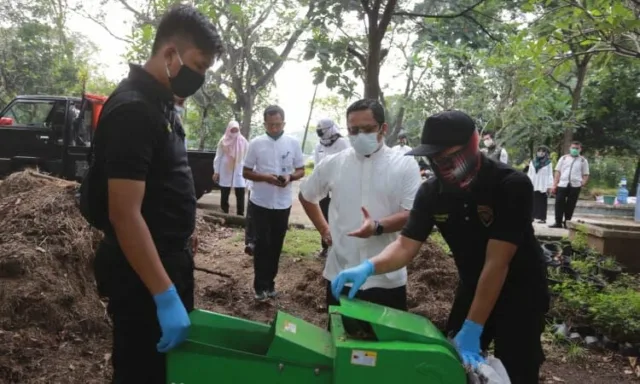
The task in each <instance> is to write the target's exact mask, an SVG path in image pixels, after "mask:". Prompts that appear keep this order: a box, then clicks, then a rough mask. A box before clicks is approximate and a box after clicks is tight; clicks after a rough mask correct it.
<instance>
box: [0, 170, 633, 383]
mask: <svg viewBox="0 0 640 384" xmlns="http://www.w3.org/2000/svg"><path fill="white" fill-rule="evenodd" d="M74 193H75V191H74V190H73V186H71V185H68V184H65V183H63V184H56V185H53V184H51V183H48V182H44V181H42V180H34V179H32V178H29V177H27V176H25V177H23V179H19V180H18V179H15V180H13V181H12V182H11V184H8V183H7V182H6V181H5V182H3V183H2V184H0V383H20V384H31V383H55V384H57V383H61V384H62V383H64V384H66V383H108V382H109V377H110V372H111V367H110V354H109V345H110V338H109V323H108V318H107V316H106V313H105V305H104V303H102V302H101V301H100V300H98V297H97V294H96V293H95V287H94V286H93V279H92V274H91V268H90V266H91V257H92V254H93V246H95V241H96V239H97V238H96V234H95V233H93V232H92V231H90V230H89V229H88V227H87V226H86V223H84V222H83V220H82V218H81V217H79V215H78V213H77V209H75V208H74V201H73V194H74ZM33 196H36V197H37V198H34V197H33ZM198 225H199V227H198V234H199V239H200V243H199V249H198V252H197V254H196V265H197V266H198V267H203V268H206V269H209V270H213V271H218V272H222V273H226V274H228V275H231V276H232V278H225V277H220V276H216V275H212V274H209V273H205V272H196V284H197V291H196V296H197V297H196V305H197V307H199V308H203V309H208V310H212V311H217V312H221V313H226V314H229V315H234V316H240V317H244V318H248V319H252V320H257V321H263V322H268V321H270V320H271V319H273V317H274V314H275V313H276V311H277V310H282V311H285V312H288V313H290V314H292V315H295V316H298V317H300V318H303V319H305V320H307V321H309V322H312V323H314V324H317V325H320V326H323V325H324V324H325V322H326V308H325V304H324V303H325V283H324V281H323V279H322V277H321V270H322V262H321V261H320V260H318V259H316V258H315V257H313V256H309V252H308V249H309V248H310V247H313V245H312V244H313V242H316V241H319V239H317V236H314V234H313V233H309V232H305V233H302V232H300V231H301V230H294V231H291V232H290V233H289V236H290V237H291V238H290V239H288V240H289V245H291V244H297V243H299V242H301V241H302V240H300V239H306V240H304V241H302V242H306V243H307V244H299V245H297V246H296V247H291V246H289V247H287V248H286V249H287V254H286V255H284V256H283V257H282V260H281V264H280V272H279V275H278V279H277V289H278V291H279V292H280V296H279V297H278V299H277V300H273V301H270V302H265V303H256V302H255V301H254V300H253V292H252V287H251V286H252V278H253V267H252V261H251V259H250V258H249V257H248V256H246V255H244V253H243V252H242V250H243V238H242V232H241V231H239V230H237V229H231V228H225V227H220V226H213V225H210V224H207V223H205V222H204V221H203V220H199V222H198ZM292 238H295V239H296V242H293V241H292ZM310 242H311V244H309V243H310ZM297 249H303V251H297ZM409 282H410V283H409V287H408V292H409V304H410V307H411V310H412V311H413V312H416V313H419V314H422V315H424V316H426V317H428V318H430V319H431V320H432V321H433V322H434V323H435V324H436V325H438V326H442V325H443V324H444V321H445V320H446V316H447V312H448V310H449V306H450V303H451V300H452V298H453V288H454V287H455V284H456V271H455V267H454V265H453V262H452V260H451V259H450V258H449V257H448V256H446V255H445V253H444V252H443V251H442V249H441V248H440V247H439V246H438V245H436V244H429V245H426V246H425V247H423V250H422V253H421V256H420V257H419V258H418V259H417V260H416V261H415V262H414V263H413V264H412V265H411V268H410V270H409ZM546 349H547V357H548V360H547V362H546V363H545V365H544V367H543V374H544V379H543V381H542V382H546V383H580V384H587V383H594V384H595V383H598V384H601V383H637V382H638V381H636V380H634V379H633V377H634V375H633V374H632V372H631V370H630V367H629V363H628V361H627V360H625V359H623V358H622V357H619V356H614V355H611V354H606V353H598V352H590V351H587V350H585V349H582V348H580V349H577V350H576V349H575V348H573V349H572V350H571V351H570V350H569V349H567V347H565V346H562V345H556V344H553V343H550V342H548V343H546Z"/></svg>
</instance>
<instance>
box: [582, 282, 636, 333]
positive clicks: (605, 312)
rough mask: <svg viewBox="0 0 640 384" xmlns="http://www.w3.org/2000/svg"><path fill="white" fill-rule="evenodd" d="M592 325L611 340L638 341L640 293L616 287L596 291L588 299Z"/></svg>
mask: <svg viewBox="0 0 640 384" xmlns="http://www.w3.org/2000/svg"><path fill="white" fill-rule="evenodd" d="M589 313H590V317H591V321H592V322H593V326H594V327H595V328H596V329H598V330H600V331H601V332H602V333H604V334H606V335H608V336H609V337H610V338H611V339H613V340H620V341H628V342H631V343H637V342H640V293H638V291H637V290H635V289H632V288H618V289H612V290H608V291H607V292H601V293H597V294H595V295H594V296H592V298H591V300H590V301H589Z"/></svg>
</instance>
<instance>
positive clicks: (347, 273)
mask: <svg viewBox="0 0 640 384" xmlns="http://www.w3.org/2000/svg"><path fill="white" fill-rule="evenodd" d="M374 272H375V267H374V266H373V263H372V262H371V261H369V260H367V261H365V262H363V263H362V264H360V265H358V266H357V267H353V268H349V269H345V270H344V271H342V272H340V273H339V274H338V276H336V278H335V279H333V281H332V282H331V293H333V297H335V298H336V300H340V293H341V292H342V289H343V288H344V286H345V284H346V283H352V284H351V290H349V298H350V299H353V298H354V297H355V295H356V293H357V292H358V290H359V289H360V287H362V284H364V282H365V281H367V279H368V278H369V276H371V275H373V273H374Z"/></svg>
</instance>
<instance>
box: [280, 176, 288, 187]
mask: <svg viewBox="0 0 640 384" xmlns="http://www.w3.org/2000/svg"><path fill="white" fill-rule="evenodd" d="M278 180H279V181H280V184H279V186H280V187H282V188H284V187H286V186H287V185H289V183H290V182H291V175H283V176H278Z"/></svg>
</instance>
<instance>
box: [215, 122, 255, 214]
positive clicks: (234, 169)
mask: <svg viewBox="0 0 640 384" xmlns="http://www.w3.org/2000/svg"><path fill="white" fill-rule="evenodd" d="M248 146H249V143H248V142H247V139H245V138H244V137H243V136H242V135H241V134H240V124H238V122H237V121H231V122H229V124H228V125H227V130H226V131H225V133H224V136H222V139H220V142H219V143H218V148H217V151H216V157H215V158H214V159H213V172H214V173H213V181H215V182H217V183H218V185H219V186H220V192H221V197H220V208H222V211H223V212H224V213H229V194H230V193H231V188H233V189H234V190H235V194H236V203H237V207H238V208H237V211H236V213H237V214H238V215H239V216H244V189H245V186H246V181H245V179H244V178H243V177H242V168H243V165H244V157H245V155H246V154H247V147H248Z"/></svg>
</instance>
